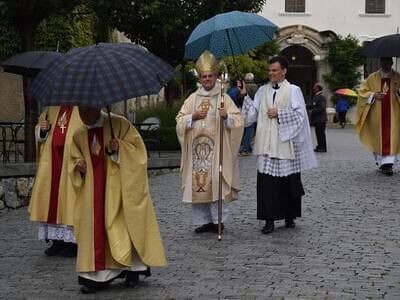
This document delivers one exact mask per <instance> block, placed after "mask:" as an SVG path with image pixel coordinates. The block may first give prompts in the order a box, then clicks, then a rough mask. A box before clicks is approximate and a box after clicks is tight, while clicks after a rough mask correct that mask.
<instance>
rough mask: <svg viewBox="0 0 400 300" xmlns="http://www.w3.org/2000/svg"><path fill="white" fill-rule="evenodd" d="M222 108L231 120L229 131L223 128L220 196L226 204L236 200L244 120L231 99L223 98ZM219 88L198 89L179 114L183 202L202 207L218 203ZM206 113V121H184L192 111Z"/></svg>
mask: <svg viewBox="0 0 400 300" xmlns="http://www.w3.org/2000/svg"><path fill="white" fill-rule="evenodd" d="M224 100H225V108H226V110H227V113H228V114H229V115H230V116H231V117H232V119H233V122H232V126H231V128H227V126H224V140H223V141H224V146H223V150H224V156H223V184H222V193H223V194H222V196H223V197H224V199H225V200H226V201H228V202H229V201H232V200H234V199H237V195H238V192H239V191H240V186H239V166H238V160H237V154H238V151H239V147H240V142H241V138H242V133H243V118H242V116H241V114H240V112H239V110H238V109H237V107H236V105H235V104H234V103H233V101H232V100H231V98H230V97H229V96H228V95H227V94H224ZM220 101H221V86H220V85H219V84H216V86H215V87H214V88H213V89H212V90H210V91H205V90H204V89H199V90H198V91H196V92H195V93H193V94H192V95H190V96H189V98H188V99H186V101H185V103H184V104H183V106H182V108H181V110H180V111H179V113H178V115H177V117H176V121H177V125H176V131H177V135H178V139H179V142H180V144H181V149H182V157H181V168H180V174H181V176H182V189H183V192H184V194H183V201H184V202H193V203H205V202H213V201H217V200H218V174H219V172H218V168H219V165H218V164H219V143H220V134H219V133H220V116H219V111H218V108H219V107H220ZM199 110H202V111H206V112H207V117H206V118H204V119H202V120H197V121H193V122H192V128H191V129H188V128H187V125H188V123H187V120H188V118H191V115H192V114H193V113H194V112H195V111H199Z"/></svg>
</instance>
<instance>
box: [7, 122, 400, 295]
mask: <svg viewBox="0 0 400 300" xmlns="http://www.w3.org/2000/svg"><path fill="white" fill-rule="evenodd" d="M327 138H328V153H318V161H319V167H318V168H316V169H314V170H312V171H309V172H307V173H304V174H303V184H304V187H305V190H306V196H305V197H304V198H303V217H302V218H300V219H297V220H296V223H297V227H296V228H295V229H286V228H284V226H283V225H284V224H283V222H277V224H276V227H277V228H276V231H275V232H274V233H273V234H271V235H263V234H262V233H261V232H260V230H261V228H262V226H263V223H261V222H259V221H258V220H256V217H255V216H256V190H255V188H256V171H255V158H254V157H241V158H240V166H241V168H240V173H241V174H240V175H241V180H242V185H243V191H242V192H241V194H240V199H239V200H238V201H236V202H234V203H232V204H231V205H230V208H231V217H230V219H229V221H228V222H227V223H226V230H225V231H224V233H223V239H222V241H221V242H218V241H217V238H216V236H215V234H211V233H205V234H200V235H199V234H194V232H193V230H194V226H193V225H191V209H190V205H185V204H183V203H182V202H181V195H182V193H181V192H180V189H179V186H180V179H179V176H178V173H177V172H173V173H170V174H165V175H159V176H155V177H151V178H150V189H151V194H152V197H153V202H154V206H155V209H156V213H157V216H158V220H159V225H160V228H161V233H162V237H163V241H164V246H165V250H166V255H167V258H168V266H167V267H164V268H153V269H152V273H153V275H152V276H151V277H149V278H146V279H144V280H143V281H142V282H141V283H140V285H139V286H137V287H135V288H126V287H125V286H124V285H123V284H122V281H121V280H120V281H118V282H114V283H113V285H112V288H110V289H109V290H107V291H103V292H99V293H97V294H96V295H81V294H79V292H78V290H79V287H78V284H77V275H76V273H75V259H74V258H62V257H46V256H45V255H44V254H43V251H44V250H45V248H46V247H47V245H46V244H45V243H43V242H40V241H37V240H36V234H37V232H36V231H37V226H36V224H34V223H31V222H29V220H28V213H27V211H26V209H25V208H23V209H19V210H9V211H7V210H2V211H1V212H0V298H2V299H69V298H71V299H285V300H287V299H400V239H399V238H400V231H399V228H400V226H399V225H400V218H399V211H400V185H399V183H400V170H399V167H398V166H396V167H395V168H394V171H395V174H394V176H392V177H386V176H384V175H382V174H381V173H379V172H378V171H377V168H376V166H375V164H374V161H373V158H372V155H371V154H370V153H369V152H368V151H367V150H365V149H364V148H363V147H362V145H361V144H360V142H359V140H358V138H357V135H356V134H355V133H354V130H353V129H352V128H346V129H344V130H342V129H332V128H330V129H328V135H327Z"/></svg>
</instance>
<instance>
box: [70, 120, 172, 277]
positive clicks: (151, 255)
mask: <svg viewBox="0 0 400 300" xmlns="http://www.w3.org/2000/svg"><path fill="white" fill-rule="evenodd" d="M103 116H104V125H103V127H100V128H98V129H101V130H102V137H101V136H100V135H99V136H98V137H97V138H96V139H94V138H93V137H92V141H91V142H90V143H89V136H88V129H87V128H86V126H84V127H82V128H80V129H79V130H78V131H77V132H76V133H75V135H74V138H73V142H72V146H71V160H70V164H71V165H70V168H69V170H70V175H71V178H72V180H73V184H74V186H75V188H76V190H77V191H78V197H77V200H76V205H75V210H74V211H75V216H74V229H75V237H76V241H77V244H78V257H77V271H78V272H93V271H99V270H101V269H104V268H105V269H121V268H124V267H129V266H131V260H132V252H133V251H134V250H135V249H136V251H137V253H138V255H139V257H140V258H141V260H142V261H143V263H144V264H146V265H147V266H163V265H165V264H166V259H165V255H164V249H163V245H162V241H161V237H160V232H159V229H158V224H157V220H156V216H155V213H154V209H153V204H152V201H151V198H150V193H149V186H148V179H147V153H146V148H145V146H144V143H143V141H142V138H141V137H140V135H139V134H138V132H137V131H136V129H135V128H134V127H133V126H132V125H131V124H130V123H129V122H128V121H127V120H126V119H125V118H123V117H120V116H116V115H112V124H113V128H114V133H115V138H116V139H117V140H118V143H119V151H118V160H119V163H116V162H114V161H113V160H112V159H111V157H110V156H109V155H107V154H103V157H102V158H101V157H100V158H99V159H104V169H105V170H104V172H102V174H104V175H105V189H104V193H105V197H104V204H103V205H100V206H99V205H98V203H95V194H96V190H95V189H98V188H99V187H98V186H94V183H95V182H99V180H95V178H94V169H93V165H92V159H93V157H94V156H95V155H98V154H99V153H105V151H104V146H107V145H108V144H109V141H110V126H109V119H108V116H107V115H106V114H103ZM97 134H98V133H97ZM95 140H96V141H95ZM79 160H84V161H85V162H86V166H87V167H86V168H87V171H86V174H85V176H84V177H82V176H81V174H80V173H79V172H78V171H77V170H75V166H76V162H77V161H79ZM96 165H98V164H96ZM96 174H98V173H96ZM98 207H103V208H102V212H100V214H101V213H102V214H103V215H104V227H105V228H104V230H102V228H100V230H99V228H97V227H98V226H99V224H100V223H101V222H100V223H99V222H98V220H95V215H96V214H98V213H99V212H98V211H95V210H96V209H98ZM100 221H101V220H100ZM96 229H97V230H96ZM95 233H96V234H97V235H98V236H95ZM99 235H103V236H99ZM101 239H104V241H105V242H104V243H105V245H100V247H101V248H103V249H104V250H105V257H104V260H105V262H104V264H103V265H104V267H103V268H98V267H97V260H96V259H97V257H96V256H97V255H98V251H99V249H98V246H97V245H98V241H99V240H101ZM133 247H134V248H133Z"/></svg>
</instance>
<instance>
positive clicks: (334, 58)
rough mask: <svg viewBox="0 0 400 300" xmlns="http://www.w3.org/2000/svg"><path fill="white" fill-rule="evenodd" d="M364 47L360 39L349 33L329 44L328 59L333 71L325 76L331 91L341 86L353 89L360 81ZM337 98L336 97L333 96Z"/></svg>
mask: <svg viewBox="0 0 400 300" xmlns="http://www.w3.org/2000/svg"><path fill="white" fill-rule="evenodd" d="M361 49H362V47H361V46H360V44H359V41H358V40H357V39H356V38H355V37H353V36H351V35H348V36H347V37H341V36H338V38H337V39H336V40H335V41H333V42H332V43H331V44H330V45H329V56H328V60H329V63H330V64H331V66H332V73H330V74H326V75H325V76H324V79H325V81H326V82H327V83H328V84H329V88H330V90H331V91H335V90H337V89H340V88H350V89H353V88H354V87H355V86H357V85H358V84H359V82H360V76H361V73H360V71H359V69H358V68H359V67H360V66H361V65H363V64H364V58H363V57H362V56H361V55H360V51H361ZM333 100H334V101H335V100H336V97H334V98H333Z"/></svg>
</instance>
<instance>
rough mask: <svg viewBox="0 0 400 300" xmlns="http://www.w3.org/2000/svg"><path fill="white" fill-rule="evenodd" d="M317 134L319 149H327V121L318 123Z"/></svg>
mask: <svg viewBox="0 0 400 300" xmlns="http://www.w3.org/2000/svg"><path fill="white" fill-rule="evenodd" d="M314 126H315V135H316V136H317V149H320V150H324V151H326V137H325V127H326V123H316V124H314Z"/></svg>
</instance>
